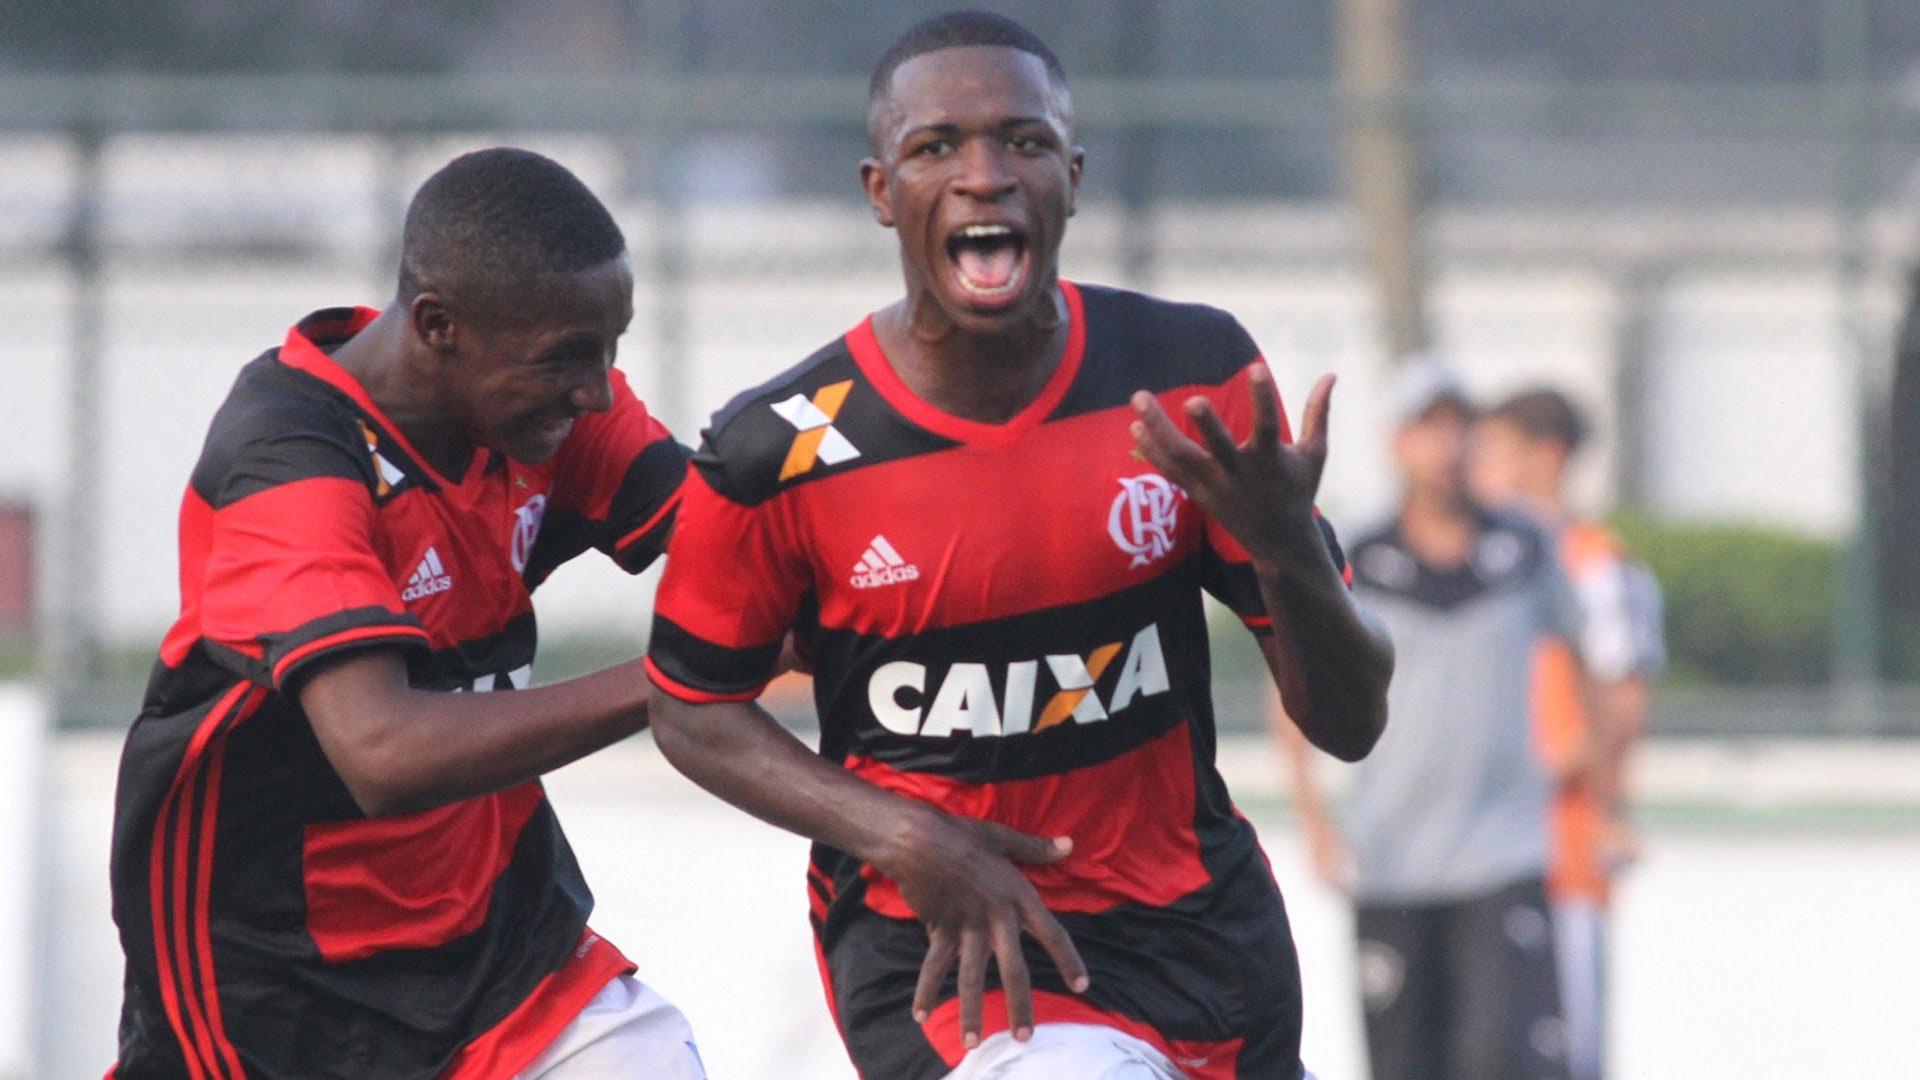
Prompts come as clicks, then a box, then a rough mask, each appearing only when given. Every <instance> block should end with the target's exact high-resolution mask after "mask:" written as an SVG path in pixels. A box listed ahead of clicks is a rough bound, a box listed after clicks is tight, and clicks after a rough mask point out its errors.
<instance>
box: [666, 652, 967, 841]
mask: <svg viewBox="0 0 1920 1080" xmlns="http://www.w3.org/2000/svg"><path fill="white" fill-rule="evenodd" d="M655 695H656V696H655V699H654V700H655V706H654V715H653V735H654V741H655V742H656V743H657V744H658V745H659V747H660V752H661V753H662V754H664V755H666V758H667V760H668V761H669V762H671V763H672V764H673V767H674V768H676V769H678V770H680V772H681V773H682V774H684V775H685V776H686V777H687V778H688V779H689V780H692V781H693V782H694V783H696V784H698V785H700V786H701V787H703V788H705V789H706V790H708V791H710V792H712V793H713V794H715V795H718V796H719V797H720V798H722V799H725V800H726V801H727V802H729V803H732V804H733V805H734V806H737V807H739V808H740V809H742V810H745V811H746V812H747V813H749V814H752V815H753V816H755V817H757V818H759V819H760V820H762V821H765V822H767V823H768V824H770V825H775V826H778V827H780V828H782V829H786V830H787V831H789V832H794V833H798V834H800V835H801V836H805V837H807V838H808V839H811V840H817V841H819V842H821V843H823V844H827V845H829V846H832V847H836V848H839V849H840V850H842V851H845V852H847V853H848V854H850V855H853V856H854V857H855V858H858V859H860V860H862V861H864V862H869V863H874V864H876V865H880V866H886V865H889V864H890V863H891V862H892V861H893V859H894V858H896V857H897V856H898V855H899V854H900V853H901V852H903V851H906V850H908V849H912V848H915V847H917V846H919V845H921V844H922V842H923V841H924V839H925V835H926V834H927V833H930V832H933V831H936V830H937V829H938V828H939V827H940V825H941V823H942V819H943V818H944V815H941V814H940V813H939V812H938V811H936V810H934V809H932V808H931V807H928V806H927V805H925V804H924V803H919V802H915V801H913V800H911V799H907V798H904V797H902V796H899V795H895V794H893V793H892V792H889V791H884V790H882V789H880V788H878V787H876V786H874V785H873V784H870V783H868V782H867V781H865V780H862V779H860V778H859V777H857V776H855V775H853V774H852V773H849V772H847V771H846V770H845V769H843V768H841V767H840V766H838V765H836V764H834V763H832V762H830V761H827V760H826V759H824V758H822V757H821V756H820V755H818V754H816V753H814V752H813V751H812V750H810V749H808V748H807V746H806V744H805V743H803V742H801V741H800V740H799V739H797V738H795V737H794V736H793V734H792V733H791V732H789V731H787V730H786V729H785V728H783V727H781V726H780V725H779V723H778V722H777V721H775V720H774V719H773V717H771V716H769V715H767V712H766V710H764V709H762V708H760V707H759V706H758V705H755V704H753V703H751V702H719V703H714V704H706V705H693V704H689V703H687V702H684V701H681V700H679V699H677V698H675V697H673V696H672V695H670V694H666V693H662V692H660V691H658V690H656V691H655Z"/></svg>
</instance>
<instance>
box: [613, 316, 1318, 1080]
mask: <svg viewBox="0 0 1920 1080" xmlns="http://www.w3.org/2000/svg"><path fill="white" fill-rule="evenodd" d="M1061 289H1062V291H1063V293H1064V294H1065V297H1066V301H1067V308H1068V311H1069V317H1070V319H1071V326H1070V331H1071V332H1070V335H1069V341H1068V344H1067V348H1066V353H1065V357H1064V359H1063V360H1062V362H1061V364H1060V366H1059V369H1058V370H1057V372H1056V373H1055V374H1054V375H1053V377H1052V379H1051V380H1050V381H1049V382H1048V384H1047V385H1046V387H1045V388H1044V389H1043V390H1042V391H1041V392H1040V394H1039V396H1038V397H1037V398H1036V399H1035V400H1034V402H1033V403H1032V404H1031V405H1030V406H1028V407H1027V408H1026V409H1024V410H1023V411H1022V412H1021V413H1020V414H1019V415H1018V416H1015V417H1014V418H1013V419H1011V420H1010V421H1008V422H1007V423H1005V424H982V423H975V422H971V421H967V420H962V419H959V418H956V417H953V416H950V415H947V414H944V413H941V412H939V411H937V410H935V409H934V408H932V407H931V406H929V405H927V404H926V403H924V402H922V401H920V400H919V399H917V398H915V397H914V396H913V395H912V394H911V392H910V391H909V390H908V389H907V388H906V386H905V385H904V384H903V383H902V382H901V381H900V380H899V378H898V376H896V375H895V374H894V372H893V370H892V368H891V367H889V366H888V362H887V360H886V358H885V357H884V356H882V355H881V351H880V347H879V343H878V341H877V340H876V338H875V337H874V333H873V329H872V323H871V321H870V320H869V321H868V322H865V323H862V324H861V325H860V326H859V327H858V328H856V329H855V330H853V331H852V332H851V333H849V334H848V335H847V336H846V337H845V338H844V339H843V340H841V341H837V342H835V343H833V344H831V345H829V346H827V347H826V348H824V349H822V350H820V351H819V352H817V353H815V354H814V355H813V356H812V357H811V358H810V359H808V360H807V361H805V362H804V363H802V364H801V365H800V366H799V367H797V368H794V369H793V370H792V371H790V372H788V373H786V374H785V375H782V376H781V377H779V378H778V379H775V380H774V381H773V382H771V383H768V384H767V385H765V386H762V387H760V388H758V389H756V390H752V391H749V392H748V393H746V394H745V395H743V396H741V397H740V398H738V399H736V400H735V401H734V402H733V403H732V404H730V405H728V406H727V408H726V409H725V410H723V411H722V412H721V413H720V414H719V415H718V416H717V417H716V418H715V420H714V422H713V426H712V428H711V429H710V430H709V431H708V432H707V433H706V440H705V443H704V446H703V448H702V450H701V451H700V452H699V453H698V454H697V455H696V456H695V458H694V461H695V465H696V468H695V470H694V472H693V473H692V474H691V475H690V477H689V479H688V482H687V495H686V499H685V503H684V505H683V507H682V509H681V516H680V524H679V526H678V532H677V533H676V535H675V536H674V540H673V545H672V549H671V557H670V558H669V559H668V560H667V572H666V577H665V579H664V580H663V582H662V584H661V589H660V595H659V600H658V604H657V608H656V617H655V622H654V629H653V639H652V646H651V650H650V654H649V658H648V663H649V666H650V668H651V670H652V673H653V677H654V679H655V681H656V683H657V684H658V685H659V686H660V687H661V688H662V689H663V690H665V691H666V692H668V693H671V694H673V695H675V696H677V697H681V698H683V699H685V700H688V701H693V702H710V701H728V700H742V701H743V700H749V699H752V698H754V697H755V696H757V695H758V694H759V692H760V690H761V688H762V687H763V686H764V685H765V684H766V682H767V680H768V678H769V676H770V675H771V674H772V672H773V669H774V664H775V660H776V657H777V654H778V653H779V651H780V647H781V642H782V636H783V635H784V634H785V633H786V632H787V630H788V629H789V628H790V627H792V628H795V629H796V630H797V632H798V635H799V638H800V645H801V648H802V651H803V652H805V653H806V654H808V655H809V656H810V657H811V659H812V662H813V668H814V693H815V702H816V704H817V706H818V709H819V715H820V719H821V729H822V733H821V744H820V753H821V754H822V755H823V756H825V757H827V758H829V759H831V760H833V761H837V762H841V763H842V764H844V765H845V767H846V768H848V769H849V770H852V771H853V772H854V773H856V774H858V775H860V776H862V777H864V778H866V779H867V780H869V781H871V782H873V783H875V784H878V785H880V786H881V787H884V788H887V789H890V790H892V791H895V792H898V793H900V794H903V795H906V796H909V797H912V798H916V799H920V800H923V801H925V802H929V803H932V804H934V805H936V806H939V807H942V808H943V809H945V810H947V811H949V812H952V813H955V814H961V815H966V816H971V817H980V818H988V819H991V820H994V821H999V822H1003V823H1005V824H1007V825H1009V826H1012V827H1013V828H1016V829H1020V830H1022V831H1025V832H1029V833H1035V834H1039V835H1068V836H1071V837H1072V838H1073V841H1074V853H1073V854H1072V856H1070V857H1069V858H1067V859H1066V860H1064V861H1063V862H1061V863H1059V864H1057V865H1054V866H1047V867H1037V868H1028V869H1027V873H1028V876H1029V877H1030V879H1031V880H1032V881H1033V883H1034V885H1035V886H1036V888H1037V889H1038V890H1039V892H1040V895H1041V896H1042V897H1043V898H1044V900H1045V901H1046V903H1047V906H1048V907H1049V908H1050V909H1051V910H1052V911H1054V912H1055V913H1056V914H1057V915H1059V917H1060V918H1061V921H1062V922H1063V924H1064V925H1065V926H1066V928H1067V930H1068V931H1069V932H1070V933H1071V934H1072V935H1073V938H1074V941H1075V943H1076V944H1077V945H1078V947H1079V949H1080V952H1081V955H1082V957H1084V959H1085V960H1086V962H1087V964H1088V967H1089V968H1090V969H1091V973H1092V977H1093V985H1092V988H1091V990H1090V991H1089V992H1088V993H1087V994H1086V995H1085V996H1084V997H1081V996H1076V995H1073V994H1071V993H1069V992H1067V990H1066V988H1065V986H1064V985H1063V984H1062V982H1061V980H1060V977H1059V974H1058V972H1057V971H1056V970H1055V969H1054V968H1053V966H1052V965H1051V963H1050V962H1049V961H1048V959H1047V958H1046V957H1045V955H1044V954H1042V953H1040V952H1039V951H1038V950H1037V949H1034V948H1032V947H1031V946H1030V949H1029V957H1028V962H1029V964H1030V965H1031V966H1032V969H1033V972H1034V979H1035V1012H1036V1015H1037V1017H1038V1019H1039V1020H1041V1021H1049V1020H1053V1021H1066V1020H1084V1021H1091V1022H1095V1023H1102V1024H1107V1025H1110V1026H1113V1027H1116V1028H1119V1029H1121V1030H1124V1031H1128V1032H1131V1033H1133V1034H1135V1035H1138V1036H1139V1037H1141V1038H1143V1039H1146V1040H1147V1041H1149V1042H1151V1043H1153V1044H1154V1045H1155V1046H1157V1047H1159V1048H1161V1049H1162V1050H1163V1051H1164V1052H1166V1053H1167V1054H1168V1055H1169V1056H1170V1057H1171V1058H1173V1060H1175V1061H1177V1062H1179V1063H1180V1064H1181V1066H1182V1067H1183V1068H1184V1069H1186V1070H1187V1071H1188V1072H1189V1073H1190V1074H1191V1075H1192V1076H1195V1077H1199V1078H1203V1080H1204V1078H1223V1077H1263V1078H1264V1077H1279V1078H1288V1080H1290V1078H1292V1077H1294V1076H1296V1075H1298V1073H1299V1071H1300V1062H1299V1036H1300V982H1299V971H1298V966H1297V963H1296V960H1295V956H1294V950H1293V941H1292V937H1291V933H1290V931H1289V929H1288V925H1287V918H1286V913H1285V909H1284V907H1283V906H1282V903H1281V899H1280V893H1279V890H1278V888H1277V887H1276V886H1275V884H1274V881H1273V878H1272V876H1271V874H1270V873H1269V871H1268V869H1267V866H1266V863H1265V861H1264V858H1263V856H1262V853H1261V851H1260V849H1259V846H1258V843H1257V841H1256V839H1255V837H1254V833H1253V829H1252V827H1251V826H1250V825H1249V824H1248V823H1247V822H1246V820H1245V819H1244V818H1242V817H1241V816H1240V815H1239V814H1238V813H1237V812H1236V811H1235V809H1234V807H1233V804H1232V802H1231V801H1230V799H1229V798H1228V795H1227V791H1226V788H1225V786H1224V785H1223V784H1222V782H1221V779H1220V776H1219V774H1218V772H1216V771H1215V768H1214V743H1215V737H1214V723H1213V713H1212V704H1211V699H1210V694H1209V689H1210V687H1209V680H1210V674H1209V670H1208V657H1207V633H1206V622H1205V619H1204V615H1203V611H1202V605H1201V590H1202V588H1203V587H1204V588H1206V589H1208V590H1210V591H1212V592H1213V593H1214V594H1215V595H1217V596H1220V597H1221V598H1222V599H1224V600H1225V601H1226V602H1227V603H1228V604H1230V605H1231V606H1232V607H1234V609H1235V610H1236V611H1238V612H1240V613H1241V614H1242V616H1243V618H1245V619H1246V620H1247V621H1248V622H1249V623H1250V624H1252V625H1254V626H1255V627H1263V626H1265V624H1266V618H1265V615H1264V609H1263V608H1262V606H1261V602H1260V600H1259V597H1258V592H1257V589H1256V588H1255V585H1254V580H1253V574H1252V570H1251V568H1250V567H1249V566H1248V565H1247V561H1246V559H1247V557H1246V554H1245V552H1244V551H1243V550H1242V549H1241V548H1240V547H1239V546H1238V545H1237V544H1236V543H1234V541H1233V540H1232V539H1231V538H1230V537H1229V536H1227V535H1226V533H1225V532H1224V530H1222V529H1220V528H1219V527H1217V526H1216V525H1215V524H1213V523H1212V522H1210V521H1208V520H1207V519H1206V518H1205V516H1204V515H1203V514H1202V513H1201V511H1200V509H1199V507H1198V505H1196V504H1194V503H1191V502H1189V501H1188V500H1187V498H1186V496H1185V494H1184V493H1183V492H1182V491H1181V490H1180V489H1179V488H1177V487H1175V486H1173V485H1172V484H1170V483H1169V482H1168V481H1167V480H1166V479H1165V478H1164V477H1162V476H1161V475H1159V474H1158V473H1157V472H1156V471H1155V470H1154V469H1153V467H1152V466H1151V465H1150V464H1148V463H1147V462H1145V461H1143V460H1141V459H1140V458H1138V457H1136V456H1135V454H1134V449H1133V439H1132V436H1131V435H1130V434H1129V432H1128V428H1129V425H1130V424H1131V422H1132V421H1133V419H1134V413H1133V410H1132V408H1131V407H1130V406H1129V404H1128V398H1129V396H1130V395H1131V394H1132V393H1133V392H1134V391H1136V390H1139V389H1142V388H1145V389H1150V390H1152V391H1154V392H1156V393H1157V394H1159V396H1160V399H1161V401H1162V403H1163V404H1164V405H1165V406H1166V408H1167V410H1168V412H1169V413H1170V414H1171V415H1172V416H1174V417H1175V418H1176V422H1181V423H1184V422H1185V419H1184V418H1185V413H1184V411H1183V410H1182V409H1181V408H1180V405H1181V403H1182V402H1184V401H1185V400H1186V399H1187V398H1188V397H1190V396H1192V395H1194V394H1204V395H1207V396H1208V397H1210V398H1211V399H1212V400H1213V401H1214V404H1215V406H1216V408H1217V409H1218V410H1219V411H1220V413H1221V414H1222V416H1223V417H1224V418H1225V419H1226V421H1227V423H1228V425H1229V427H1230V428H1231V429H1232V430H1234V431H1235V432H1236V433H1237V434H1239V435H1240V436H1241V437H1244V436H1245V434H1246V433H1247V432H1248V431H1250V430H1251V427H1252V407H1251V400H1250V398H1249V391H1248V382H1247V373H1248V371H1249V370H1250V367H1251V365H1252V364H1254V363H1258V362H1260V361H1259V358H1258V355H1257V351H1256V349H1255V347H1254V344H1253V342H1252V340H1251V339H1250V338H1249V337H1248V336H1247V334H1246V332H1245V331H1244V330H1242V329H1241V328H1240V326H1239V325H1238V324H1237V323H1236V322H1235V321H1234V320H1233V319H1232V318H1231V317H1230V316H1228V315H1226V314H1225V313H1223V312H1220V311H1216V310H1213V309H1210V308H1203V307H1196V306H1186V305H1175V304H1170V303H1165V302H1162V301H1158V300H1154V299H1150V298H1148V297H1145V296H1140V295H1137V294H1133V293H1127V292H1120V291H1116V290H1111V289H1104V288H1095V287H1091V286H1089V287H1085V288H1076V287H1075V286H1073V285H1072V284H1070V283H1066V282H1063V283H1062V284H1061ZM808 889H809V893H810V897H811V900H812V905H813V912H812V913H813V925H814V929H815V932H816V935H817V942H818V945H819V949H820V953H821V960H822V969H823V974H824V976H825V978H826V981H827V991H828V998H829V1003H830V1004H831V1006H832V1008H833V1011H834V1015H835V1017H836V1020H837V1022H838V1023H839V1025H840V1029H841V1032H842V1034H843V1036H844V1037H845V1039H846V1041H847V1045H848V1048H849V1050H850V1052H851V1054H852V1056H853V1059H854V1063H855V1065H856V1066H857V1067H858V1068H859V1070H860V1072H861V1073H862V1075H864V1076H866V1077H869V1078H873V1080H881V1078H885V1080H914V1078H932V1077H938V1076H943V1075H945V1074H946V1072H947V1071H948V1070H949V1069H951V1068H952V1066H953V1065H954V1064H955V1063H956V1062H957V1061H958V1060H959V1059H960V1057H961V1056H962V1054H963V1053H964V1051H963V1048H962V1047H961V1046H960V1042H959V1030H958V1023H957V1021H956V1014H957V1009H958V1004H957V1001H956V1000H955V999H954V998H952V997H951V996H949V997H948V999H947V1000H946V1002H945V1003H944V1004H943V1005H942V1006H940V1007H939V1008H937V1009H936V1010H935V1011H934V1013H933V1015H932V1017H931V1018H930V1019H929V1021H928V1023H927V1025H926V1026H925V1027H924V1028H922V1027H921V1026H920V1025H916V1024H915V1023H914V1022H913V1020H912V1019H911V1017H910V1016H909V1010H908V1006H909V1003H910V1001H911V999H912V996H913V988H914V982H915V978H916V975H917V972H918V970H919V967H920V962H921V959H922V957H923V956H924V955H925V953H926V946H927V940H926V936H925V934H924V933H923V931H922V929H921V927H920V924H919V923H918V922H916V921H915V920H914V919H913V917H912V912H911V911H910V910H909V909H908V907H907V906H906V904H905V903H904V902H903V901H902V899H901V896H900V893H899V890H898V889H897V887H896V886H895V885H894V884H893V883H892V882H891V881H889V880H887V879H886V878H884V877H881V876H880V875H878V874H877V873H876V872H875V871H874V870H873V869H872V868H871V867H869V866H863V865H861V864H859V863H858V862H856V861H855V860H854V859H852V858H851V857H849V856H847V855H845V854H843V853H841V852H839V851H836V850H833V849H831V848H828V847H825V846H820V845H816V846H815V848H814V854H813V860H812V866H811V869H810V873H809V876H808ZM952 992H953V991H952V983H951V981H949V985H948V994H949V995H951V994H952ZM999 997H1000V994H999V992H998V991H997V990H992V991H990V1000H989V1003H988V1006H987V1010H986V1018H987V1033H988V1034H991V1033H992V1032H993V1031H995V1030H997V1028H996V1027H995V1025H996V1024H997V1025H999V1027H1000V1028H1004V1026H1005V1023H1006V1013H1005V1008H1004V1004H1003V1003H997V1002H996V1001H995V1000H992V999H997V998H999Z"/></svg>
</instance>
